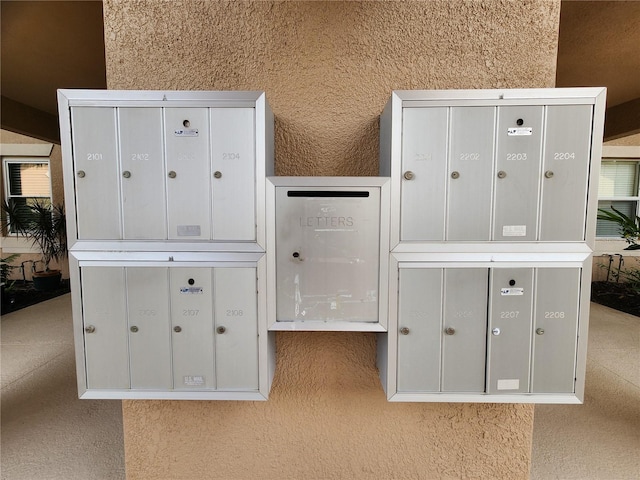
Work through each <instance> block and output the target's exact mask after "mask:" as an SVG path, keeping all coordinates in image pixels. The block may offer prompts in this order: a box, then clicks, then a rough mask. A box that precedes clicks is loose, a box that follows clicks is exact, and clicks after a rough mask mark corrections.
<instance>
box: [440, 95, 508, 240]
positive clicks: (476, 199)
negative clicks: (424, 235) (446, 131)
mask: <svg viewBox="0 0 640 480" xmlns="http://www.w3.org/2000/svg"><path fill="white" fill-rule="evenodd" d="M495 112H496V109H495V108H494V107H452V108H451V152H450V157H449V158H450V160H449V172H448V173H449V176H448V182H449V190H448V191H449V194H448V195H449V202H448V207H447V235H446V237H447V240H476V241H479V240H490V239H491V200H492V192H493V177H494V175H493V153H494V152H493V142H494V138H495V134H494V129H495V114H496V113H495Z"/></svg>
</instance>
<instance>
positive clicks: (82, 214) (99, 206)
mask: <svg viewBox="0 0 640 480" xmlns="http://www.w3.org/2000/svg"><path fill="white" fill-rule="evenodd" d="M71 121H72V127H71V128H72V136H73V160H74V175H75V181H76V184H75V187H76V215H77V222H78V238H79V239H81V240H117V239H120V238H121V237H122V233H121V228H120V201H119V199H120V191H119V181H118V175H119V173H118V152H117V143H116V113H115V108H108V107H104V108H99V107H73V108H72V109H71Z"/></svg>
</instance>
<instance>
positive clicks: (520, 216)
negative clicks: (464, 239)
mask: <svg viewBox="0 0 640 480" xmlns="http://www.w3.org/2000/svg"><path fill="white" fill-rule="evenodd" d="M543 108H544V107H541V106H508V107H498V131H497V135H496V138H497V152H496V172H497V173H496V179H495V200H494V205H495V206H494V211H495V215H494V229H493V240H501V241H509V242H515V241H530V240H536V239H537V228H538V203H539V202H538V200H539V198H538V197H539V186H540V166H541V165H540V163H541V145H542V112H543Z"/></svg>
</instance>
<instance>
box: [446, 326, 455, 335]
mask: <svg viewBox="0 0 640 480" xmlns="http://www.w3.org/2000/svg"><path fill="white" fill-rule="evenodd" d="M444 333H445V334H446V335H454V334H455V333H456V329H455V328H453V327H447V328H445V329H444Z"/></svg>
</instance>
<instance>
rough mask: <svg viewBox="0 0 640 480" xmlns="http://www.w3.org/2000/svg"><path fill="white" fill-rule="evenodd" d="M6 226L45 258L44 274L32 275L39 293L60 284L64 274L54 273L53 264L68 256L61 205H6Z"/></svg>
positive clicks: (4, 211)
mask: <svg viewBox="0 0 640 480" xmlns="http://www.w3.org/2000/svg"><path fill="white" fill-rule="evenodd" d="M2 210H3V224H4V226H5V228H7V230H8V231H11V232H12V233H15V234H16V235H17V236H18V235H23V236H24V237H25V238H27V240H29V241H30V242H31V243H32V245H33V246H34V247H37V248H38V249H39V250H40V254H41V255H42V263H43V266H44V267H43V270H40V271H34V272H33V287H34V288H35V289H36V290H52V289H54V288H56V287H57V286H58V285H59V284H60V279H61V278H62V272H61V271H60V270H52V269H51V268H50V263H51V261H52V260H55V261H59V260H60V259H63V258H66V256H67V236H66V217H65V213H64V207H63V206H62V205H51V204H49V203H45V202H42V201H35V202H33V203H31V204H27V205H25V204H23V205H18V204H16V203H14V202H12V201H11V200H10V201H9V202H4V203H3V205H2Z"/></svg>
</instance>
